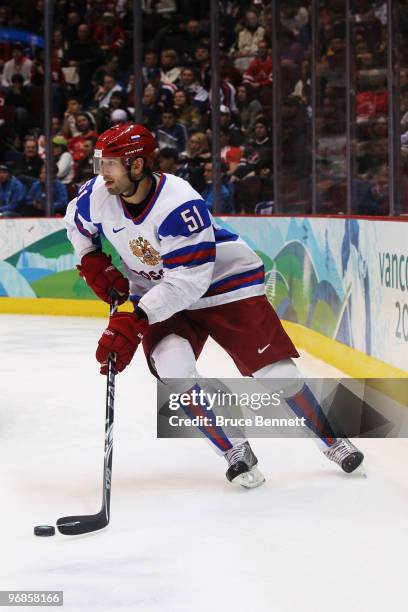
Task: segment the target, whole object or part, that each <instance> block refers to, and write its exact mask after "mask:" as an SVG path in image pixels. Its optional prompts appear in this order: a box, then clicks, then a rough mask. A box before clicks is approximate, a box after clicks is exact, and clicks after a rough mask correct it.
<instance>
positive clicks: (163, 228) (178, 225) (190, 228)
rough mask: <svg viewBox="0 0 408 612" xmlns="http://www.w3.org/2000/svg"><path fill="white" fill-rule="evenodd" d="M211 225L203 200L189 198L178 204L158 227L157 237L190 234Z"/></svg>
mask: <svg viewBox="0 0 408 612" xmlns="http://www.w3.org/2000/svg"><path fill="white" fill-rule="evenodd" d="M210 226H211V219H210V215H209V212H208V208H207V206H206V205H205V202H204V200H190V201H189V202H184V204H181V206H178V207H177V208H175V209H174V210H172V211H171V213H170V214H169V215H168V216H167V217H166V218H165V220H164V221H163V223H162V224H161V225H160V227H159V230H158V232H159V237H160V238H165V237H166V236H187V237H188V236H191V234H198V233H199V232H201V231H202V230H203V229H205V228H207V227H210Z"/></svg>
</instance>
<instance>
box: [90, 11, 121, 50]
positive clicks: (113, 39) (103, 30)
mask: <svg viewBox="0 0 408 612" xmlns="http://www.w3.org/2000/svg"><path fill="white" fill-rule="evenodd" d="M94 40H95V41H96V42H97V43H98V45H99V47H100V48H101V49H102V51H104V52H105V53H107V52H108V51H114V50H116V49H121V48H122V47H123V46H124V44H125V32H124V30H123V28H122V26H121V25H119V24H118V23H117V22H116V20H115V15H114V14H113V13H111V12H109V11H105V13H104V14H103V18H102V23H101V25H99V26H97V28H96V29H95V32H94Z"/></svg>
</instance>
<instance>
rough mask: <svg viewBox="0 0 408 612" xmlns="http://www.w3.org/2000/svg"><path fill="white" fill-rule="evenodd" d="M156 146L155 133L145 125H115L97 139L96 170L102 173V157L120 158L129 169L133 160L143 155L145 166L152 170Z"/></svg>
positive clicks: (96, 172)
mask: <svg viewBox="0 0 408 612" xmlns="http://www.w3.org/2000/svg"><path fill="white" fill-rule="evenodd" d="M156 147H157V143H156V140H155V138H154V136H153V134H152V133H151V132H150V131H149V130H148V129H146V128H145V127H143V125H135V124H133V123H126V124H125V125H115V126H114V127H111V128H109V129H108V130H106V132H103V134H101V135H100V136H99V138H98V140H97V141H96V145H95V152H94V172H95V174H99V173H100V171H101V159H102V158H120V159H121V160H122V163H123V165H124V166H125V168H127V169H128V170H129V169H130V165H131V163H132V160H133V159H136V158H137V157H141V158H142V159H144V161H145V168H146V169H149V170H151V169H152V168H153V161H154V152H155V150H156Z"/></svg>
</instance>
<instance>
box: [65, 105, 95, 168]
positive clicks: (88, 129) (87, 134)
mask: <svg viewBox="0 0 408 612" xmlns="http://www.w3.org/2000/svg"><path fill="white" fill-rule="evenodd" d="M75 124H76V129H77V131H78V132H79V134H78V136H74V137H73V138H70V139H69V140H68V150H69V152H70V153H71V155H72V157H73V160H74V162H79V161H80V160H81V159H83V158H84V157H85V156H86V153H85V151H84V148H83V145H84V142H85V141H86V140H88V139H89V138H98V133H97V132H96V130H95V119H94V118H93V115H92V113H89V112H88V111H82V112H79V113H78V114H77V116H76V121H75Z"/></svg>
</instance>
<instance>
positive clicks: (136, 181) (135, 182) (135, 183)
mask: <svg viewBox="0 0 408 612" xmlns="http://www.w3.org/2000/svg"><path fill="white" fill-rule="evenodd" d="M147 175H148V172H146V170H145V168H144V165H143V172H142V174H141V176H140V178H138V179H135V178H133V177H132V173H131V166H129V167H128V171H127V177H128V179H129V182H130V183H133V191H132V193H124V192H122V193H121V194H120V195H121V196H124V197H125V198H132V197H133V196H134V195H135V193H136V191H137V190H138V188H139V183H141V182H142V181H143V179H144V178H146V176H147Z"/></svg>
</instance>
